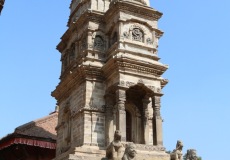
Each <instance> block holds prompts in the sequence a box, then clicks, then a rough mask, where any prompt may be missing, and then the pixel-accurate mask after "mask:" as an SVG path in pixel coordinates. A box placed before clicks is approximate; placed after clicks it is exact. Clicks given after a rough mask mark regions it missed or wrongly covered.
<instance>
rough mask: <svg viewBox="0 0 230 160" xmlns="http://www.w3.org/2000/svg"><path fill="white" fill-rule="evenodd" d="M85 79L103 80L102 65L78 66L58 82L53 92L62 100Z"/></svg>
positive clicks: (54, 95)
mask: <svg viewBox="0 0 230 160" xmlns="http://www.w3.org/2000/svg"><path fill="white" fill-rule="evenodd" d="M85 79H95V80H102V79H103V75H102V71H101V69H100V67H95V66H84V65H81V66H78V67H77V68H75V69H74V70H73V71H71V72H70V73H69V75H68V76H65V78H63V79H62V80H61V82H60V83H59V84H58V86H57V87H56V89H55V90H54V91H53V92H52V93H51V95H52V96H53V97H55V98H56V99H57V100H58V101H61V100H63V99H65V98H67V97H68V96H69V94H70V93H71V92H72V90H73V89H74V88H75V87H76V86H77V85H80V84H81V83H83V82H84V80H85Z"/></svg>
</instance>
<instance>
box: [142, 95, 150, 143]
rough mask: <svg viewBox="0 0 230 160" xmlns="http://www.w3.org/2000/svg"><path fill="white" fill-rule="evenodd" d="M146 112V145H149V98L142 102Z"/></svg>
mask: <svg viewBox="0 0 230 160" xmlns="http://www.w3.org/2000/svg"><path fill="white" fill-rule="evenodd" d="M142 102H143V111H144V144H149V111H148V104H149V102H150V100H149V97H148V96H146V97H144V99H143V100H142Z"/></svg>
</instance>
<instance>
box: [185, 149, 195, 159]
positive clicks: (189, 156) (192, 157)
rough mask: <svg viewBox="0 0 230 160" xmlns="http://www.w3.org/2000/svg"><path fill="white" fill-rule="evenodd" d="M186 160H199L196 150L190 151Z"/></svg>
mask: <svg viewBox="0 0 230 160" xmlns="http://www.w3.org/2000/svg"><path fill="white" fill-rule="evenodd" d="M186 160H197V155H196V150H195V149H188V150H187V154H186Z"/></svg>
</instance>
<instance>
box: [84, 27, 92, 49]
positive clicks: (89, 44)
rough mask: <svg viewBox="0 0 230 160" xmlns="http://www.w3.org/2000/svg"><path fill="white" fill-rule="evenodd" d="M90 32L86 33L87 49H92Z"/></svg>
mask: <svg viewBox="0 0 230 160" xmlns="http://www.w3.org/2000/svg"><path fill="white" fill-rule="evenodd" d="M92 34H93V33H92V31H88V35H87V44H86V45H87V49H92V48H93V40H92Z"/></svg>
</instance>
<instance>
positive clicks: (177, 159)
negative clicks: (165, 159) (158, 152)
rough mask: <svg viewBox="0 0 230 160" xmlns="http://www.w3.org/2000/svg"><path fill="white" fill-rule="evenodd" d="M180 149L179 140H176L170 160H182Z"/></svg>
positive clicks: (181, 146) (181, 144)
mask: <svg viewBox="0 0 230 160" xmlns="http://www.w3.org/2000/svg"><path fill="white" fill-rule="evenodd" d="M182 149H183V143H182V142H181V141H180V140H178V141H177V144H176V149H174V150H173V151H172V153H171V154H170V160H183V153H182Z"/></svg>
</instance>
